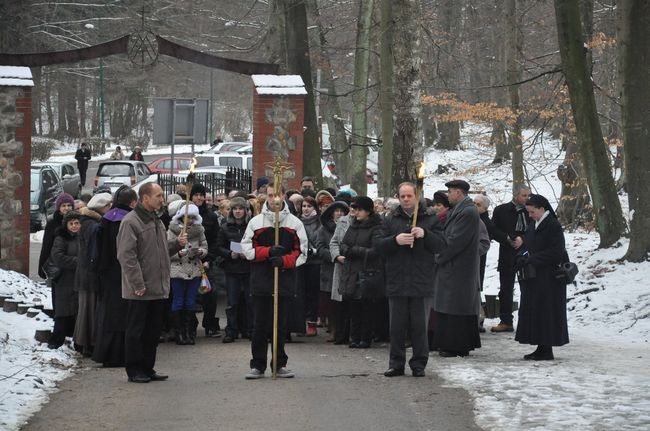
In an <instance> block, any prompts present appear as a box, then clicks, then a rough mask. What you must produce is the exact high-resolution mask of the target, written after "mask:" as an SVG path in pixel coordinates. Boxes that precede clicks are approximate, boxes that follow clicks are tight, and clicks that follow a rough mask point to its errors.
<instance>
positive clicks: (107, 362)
mask: <svg viewBox="0 0 650 431" xmlns="http://www.w3.org/2000/svg"><path fill="white" fill-rule="evenodd" d="M137 202H138V196H137V194H136V193H135V191H134V190H133V189H131V188H130V187H128V186H122V187H120V188H119V189H118V190H117V191H116V192H115V197H114V204H113V208H111V209H110V210H109V211H108V212H107V213H106V214H105V215H104V217H102V220H101V225H102V231H101V236H100V238H101V239H100V247H101V248H100V252H99V261H98V263H97V275H98V279H99V288H98V289H97V308H96V312H95V318H96V322H95V348H94V349H93V356H92V359H93V361H95V362H99V363H102V364H103V365H104V366H105V367H122V366H124V334H125V331H126V309H127V301H126V300H125V299H122V267H121V266H120V262H119V261H118V260H117V244H116V243H117V233H118V231H119V230H120V224H121V223H122V219H123V218H124V216H126V215H127V214H128V213H129V212H130V211H131V210H132V209H133V208H135V205H136V204H137Z"/></svg>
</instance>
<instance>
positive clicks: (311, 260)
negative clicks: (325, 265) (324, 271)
mask: <svg viewBox="0 0 650 431" xmlns="http://www.w3.org/2000/svg"><path fill="white" fill-rule="evenodd" d="M300 221H301V222H302V224H303V226H305V233H306V234H307V240H308V241H309V246H308V247H309V248H308V250H307V253H308V254H307V262H305V265H318V264H320V263H321V259H320V257H319V256H318V253H317V249H316V232H317V231H318V228H320V217H319V216H318V215H314V216H313V217H310V218H304V217H302V216H300Z"/></svg>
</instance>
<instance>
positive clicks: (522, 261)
mask: <svg viewBox="0 0 650 431" xmlns="http://www.w3.org/2000/svg"><path fill="white" fill-rule="evenodd" d="M527 263H528V256H522V255H519V256H517V257H516V258H515V270H516V271H517V270H520V269H521V268H523V267H524V266H526V264H527Z"/></svg>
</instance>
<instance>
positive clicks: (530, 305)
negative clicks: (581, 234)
mask: <svg viewBox="0 0 650 431" xmlns="http://www.w3.org/2000/svg"><path fill="white" fill-rule="evenodd" d="M524 252H528V255H529V258H528V260H527V262H526V263H527V264H528V265H531V266H532V267H534V268H535V277H533V278H530V279H525V280H521V279H520V280H519V284H520V286H521V299H520V306H519V321H518V323H517V334H516V336H515V340H517V341H519V342H520V343H526V344H536V345H543V346H562V345H564V344H567V343H568V342H569V332H568V329H567V315H566V285H565V284H564V283H562V282H560V281H558V280H556V279H555V277H554V272H555V270H556V269H557V266H558V265H559V264H560V263H563V262H565V261H568V255H567V252H566V249H565V243H564V233H563V232H562V226H561V225H560V222H559V221H558V220H557V219H556V218H555V217H554V216H552V215H549V216H547V217H546V218H545V219H544V220H542V222H541V223H540V224H539V226H538V227H537V229H535V223H534V222H531V223H530V224H529V225H528V228H527V230H526V235H525V237H524V245H523V246H522V248H521V251H520V254H523V253H524Z"/></svg>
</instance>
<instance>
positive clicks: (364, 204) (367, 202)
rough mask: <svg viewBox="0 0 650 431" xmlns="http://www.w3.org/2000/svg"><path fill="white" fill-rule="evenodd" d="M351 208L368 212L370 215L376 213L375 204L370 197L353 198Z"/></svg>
mask: <svg viewBox="0 0 650 431" xmlns="http://www.w3.org/2000/svg"><path fill="white" fill-rule="evenodd" d="M350 207H352V208H357V209H360V210H366V211H368V212H369V213H373V212H374V211H375V203H374V202H373V201H372V199H370V198H369V197H368V196H357V197H355V198H353V199H352V203H351V204H350Z"/></svg>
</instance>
